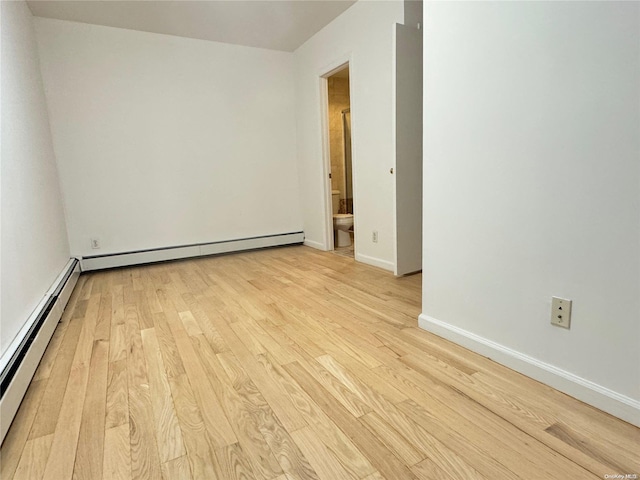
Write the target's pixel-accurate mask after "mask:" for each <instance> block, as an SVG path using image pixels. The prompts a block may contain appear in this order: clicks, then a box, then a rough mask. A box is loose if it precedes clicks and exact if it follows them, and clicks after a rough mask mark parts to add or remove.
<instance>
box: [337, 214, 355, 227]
mask: <svg viewBox="0 0 640 480" xmlns="http://www.w3.org/2000/svg"><path fill="white" fill-rule="evenodd" d="M333 223H334V224H335V225H353V214H352V213H334V214H333Z"/></svg>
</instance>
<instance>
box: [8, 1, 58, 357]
mask: <svg viewBox="0 0 640 480" xmlns="http://www.w3.org/2000/svg"><path fill="white" fill-rule="evenodd" d="M0 8H1V9H2V14H1V18H2V33H1V35H2V40H1V42H2V47H1V50H2V54H1V56H2V58H1V63H2V76H1V78H2V80H1V90H2V97H1V98H2V100H1V102H2V103H1V111H2V114H1V116H2V134H1V138H2V140H1V142H2V143H1V144H2V146H1V155H0V169H1V185H2V186H1V190H0V191H1V225H2V227H1V228H2V230H1V232H2V243H1V249H2V250H1V258H0V260H1V268H0V270H1V278H2V292H1V300H0V301H1V302H2V306H1V312H0V315H1V319H0V355H1V354H2V353H4V352H5V351H6V349H7V347H8V346H9V345H10V344H11V342H12V341H13V339H14V338H15V336H16V334H17V333H18V332H19V330H20V329H21V328H22V327H23V326H24V324H25V322H26V321H27V319H28V317H29V315H30V314H31V313H32V312H33V310H34V309H35V307H36V306H37V305H38V303H39V302H40V301H41V300H42V298H43V297H44V295H45V293H46V292H47V290H48V289H49V287H50V286H51V285H52V284H53V282H54V281H55V279H56V277H57V276H58V275H59V274H60V273H61V272H62V270H63V268H64V266H65V264H66V263H67V262H68V261H69V244H68V241H67V232H66V226H65V218H64V210H63V205H62V197H61V194H60V187H59V183H58V174H57V172H56V165H55V156H54V152H53V146H52V143H51V132H50V130H49V121H48V115H47V108H46V103H45V98H44V91H43V87H42V78H41V76H40V70H39V66H38V52H37V47H36V38H35V32H34V28H33V17H32V15H31V12H30V11H29V8H28V7H27V5H26V3H24V2H21V1H16V2H1V7H0Z"/></svg>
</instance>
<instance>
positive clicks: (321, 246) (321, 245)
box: [304, 238, 328, 252]
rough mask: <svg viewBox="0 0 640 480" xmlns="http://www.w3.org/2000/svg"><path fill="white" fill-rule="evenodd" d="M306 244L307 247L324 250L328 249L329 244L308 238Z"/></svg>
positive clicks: (305, 240)
mask: <svg viewBox="0 0 640 480" xmlns="http://www.w3.org/2000/svg"><path fill="white" fill-rule="evenodd" d="M304 244H305V245H306V246H307V247H311V248H315V249H316V250H322V251H323V252H326V251H328V249H327V246H326V245H325V244H324V243H320V242H316V241H313V240H309V239H308V238H305V239H304Z"/></svg>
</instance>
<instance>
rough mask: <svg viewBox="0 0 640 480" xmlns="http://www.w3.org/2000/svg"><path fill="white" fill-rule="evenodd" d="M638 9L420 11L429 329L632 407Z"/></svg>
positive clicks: (639, 283)
mask: <svg viewBox="0 0 640 480" xmlns="http://www.w3.org/2000/svg"><path fill="white" fill-rule="evenodd" d="M639 9H640V4H638V3H637V2H628V3H627V2H620V3H616V2H501V3H500V2H497V3H496V2H470V3H467V2H465V3H458V2H429V3H427V4H425V24H426V25H425V30H424V32H425V36H424V65H425V67H424V68H425V69H424V74H425V75H424V105H425V110H424V115H425V116H424V264H423V267H424V269H423V271H424V287H423V293H424V296H423V312H424V315H425V317H427V316H428V317H430V318H433V319H436V320H438V321H440V322H444V323H445V324H447V325H450V326H452V327H454V328H457V329H462V330H463V331H466V332H468V333H470V334H472V335H477V336H479V337H482V338H484V339H487V340H489V341H491V342H495V343H496V344H499V345H502V346H504V347H506V348H508V349H511V350H512V351H515V352H519V353H521V354H524V355H526V356H528V357H531V358H534V359H537V360H539V361H541V362H544V363H546V364H548V365H551V366H553V367H555V368H557V369H560V370H561V371H564V372H569V373H570V374H572V375H575V376H577V377H579V378H582V379H586V380H588V381H590V382H593V383H595V384H597V385H599V386H601V387H604V388H605V389H608V390H609V391H613V392H615V393H617V394H620V395H622V396H625V397H626V398H629V399H635V400H636V401H637V400H639V399H640V350H639V349H638V345H637V344H638V338H640V320H639V319H640V294H639V292H640V189H639V179H640V161H639V158H640V135H639V132H640V89H639V88H638V85H640V63H639V62H640V29H639V28H638V25H639V20H640V10H639ZM552 296H559V297H563V298H568V299H572V300H573V310H572V323H571V329H570V330H565V329H562V328H558V327H553V326H551V325H550V323H549V319H550V309H551V297H552Z"/></svg>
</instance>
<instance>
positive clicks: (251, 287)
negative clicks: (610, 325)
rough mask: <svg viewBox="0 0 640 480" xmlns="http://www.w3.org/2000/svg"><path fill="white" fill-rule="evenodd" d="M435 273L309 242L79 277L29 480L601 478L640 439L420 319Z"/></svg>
mask: <svg viewBox="0 0 640 480" xmlns="http://www.w3.org/2000/svg"><path fill="white" fill-rule="evenodd" d="M420 283H421V277H420V275H415V276H411V277H406V278H394V277H393V275H391V274H389V273H387V272H384V271H381V270H378V269H376V268H373V267H368V266H366V265H362V264H358V263H356V262H354V261H353V259H348V258H345V257H342V256H339V255H333V254H331V253H323V252H318V251H315V250H312V249H309V248H307V247H289V248H280V249H270V250H263V251H256V252H250V253H243V254H237V255H228V256H219V257H211V258H205V259H198V260H190V261H181V262H173V263H165V264H159V265H151V266H144V267H136V268H124V269H118V270H111V271H106V272H98V273H92V274H86V275H83V276H82V277H81V278H80V282H79V283H78V286H77V288H76V290H75V292H74V294H73V296H72V299H71V300H70V303H69V305H68V307H67V310H66V311H65V314H64V318H63V319H62V321H61V323H60V324H59V326H58V328H57V330H56V332H55V334H54V337H53V339H52V341H51V343H50V345H49V347H48V349H47V351H46V353H45V356H44V358H43V360H42V363H41V364H40V366H39V368H38V371H37V373H36V375H35V378H34V379H33V381H32V383H31V386H30V388H29V391H28V393H27V396H26V398H25V400H24V402H23V404H22V406H21V408H20V411H19V413H18V415H17V417H16V419H15V421H14V423H13V426H12V427H11V429H10V431H9V434H8V436H7V438H6V440H5V442H4V444H3V446H2V450H1V460H2V465H1V478H2V480H8V479H11V478H19V479H41V478H45V479H54V480H65V479H72V478H73V479H90V480H97V479H105V480H106V479H131V478H135V479H152V480H153V479H160V478H165V479H176V480H180V479H189V478H194V479H206V480H212V479H224V480H226V479H234V478H244V479H247V480H249V479H276V480H292V479H299V480H313V479H326V480H341V479H345V480H346V479H367V480H374V479H381V478H383V479H390V480H404V479H433V480H460V479H524V480H529V479H556V478H571V479H598V478H599V479H602V478H605V475H611V474H630V473H640V459H639V455H640V430H639V429H637V428H635V427H633V426H631V425H629V424H627V423H624V422H622V421H620V420H617V419H615V418H613V417H611V416H609V415H607V414H604V413H602V412H600V411H598V410H596V409H594V408H592V407H589V406H587V405H585V404H583V403H581V402H579V401H576V400H574V399H572V398H570V397H568V396H566V395H563V394H561V393H559V392H558V391H555V390H553V389H551V388H549V387H546V386H544V385H542V384H540V383H537V382H535V381H533V380H531V379H528V378H526V377H524V376H522V375H519V374H517V373H515V372H513V371H511V370H509V369H507V368H504V367H501V366H500V365H497V364H495V363H493V362H492V361H490V360H488V359H486V358H484V357H481V356H478V355H476V354H473V353H471V352H469V351H467V350H465V349H463V348H461V347H458V346H456V345H454V344H451V343H449V342H447V341H445V340H443V339H441V338H439V337H436V336H434V335H431V334H429V333H426V332H424V331H422V330H420V329H418V328H417V327H416V323H417V321H416V319H417V316H418V314H419V313H420V295H421V286H420Z"/></svg>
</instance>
